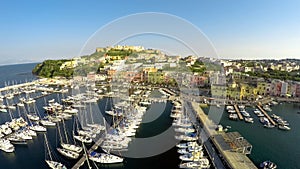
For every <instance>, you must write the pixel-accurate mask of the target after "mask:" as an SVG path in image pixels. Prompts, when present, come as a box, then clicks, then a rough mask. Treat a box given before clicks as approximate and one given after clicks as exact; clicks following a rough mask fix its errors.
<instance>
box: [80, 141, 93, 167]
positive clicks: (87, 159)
mask: <svg viewBox="0 0 300 169" xmlns="http://www.w3.org/2000/svg"><path fill="white" fill-rule="evenodd" d="M81 143H82V147H83V150H84V154H85V158H86V161H87V164H88V166H89V169H92V167H91V165H90V162H89V158H88V156H87V152H86V149H85V146H84V144H83V141H82V142H81Z"/></svg>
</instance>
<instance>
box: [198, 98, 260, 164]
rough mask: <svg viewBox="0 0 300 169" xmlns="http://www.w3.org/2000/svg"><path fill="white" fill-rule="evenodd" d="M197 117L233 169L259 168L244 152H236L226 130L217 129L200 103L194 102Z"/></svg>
mask: <svg viewBox="0 0 300 169" xmlns="http://www.w3.org/2000/svg"><path fill="white" fill-rule="evenodd" d="M192 107H193V109H194V110H195V111H196V113H197V118H198V119H199V120H200V122H201V123H202V124H203V130H204V131H205V132H206V133H207V134H208V135H209V137H210V139H211V141H212V143H213V144H214V145H215V147H216V148H217V150H218V152H219V153H220V156H221V157H222V158H223V159H224V161H225V163H227V164H228V166H229V167H230V168H232V169H241V168H243V169H257V167H256V166H255V165H254V163H253V162H252V161H251V160H250V159H249V158H248V157H247V156H246V155H245V154H243V153H239V152H235V151H233V150H232V148H231V147H230V145H229V144H228V143H227V142H226V141H225V139H224V135H225V133H224V132H218V131H216V126H217V125H216V124H215V123H214V122H213V121H212V120H210V119H209V118H208V116H207V115H206V114H205V113H204V112H203V110H202V109H201V108H200V106H199V104H198V103H196V102H192Z"/></svg>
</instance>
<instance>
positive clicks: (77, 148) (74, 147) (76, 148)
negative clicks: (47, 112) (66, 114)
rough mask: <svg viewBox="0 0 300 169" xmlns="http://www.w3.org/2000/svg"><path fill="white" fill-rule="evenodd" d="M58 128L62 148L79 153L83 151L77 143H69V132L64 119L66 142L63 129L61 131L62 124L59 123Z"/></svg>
mask: <svg viewBox="0 0 300 169" xmlns="http://www.w3.org/2000/svg"><path fill="white" fill-rule="evenodd" d="M57 130H58V134H59V140H60V145H61V147H62V148H64V149H66V150H69V151H73V152H76V153H78V154H79V153H81V151H82V147H80V146H77V145H75V144H70V143H69V139H68V134H67V131H66V128H65V123H64V121H63V130H64V134H65V138H66V142H64V141H63V138H62V134H61V131H60V126H59V124H58V126H57Z"/></svg>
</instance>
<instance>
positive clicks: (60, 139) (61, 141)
mask: <svg viewBox="0 0 300 169" xmlns="http://www.w3.org/2000/svg"><path fill="white" fill-rule="evenodd" d="M57 130H58V135H59V141H60V144H62V143H63V140H62V136H61V133H60V126H59V123H57Z"/></svg>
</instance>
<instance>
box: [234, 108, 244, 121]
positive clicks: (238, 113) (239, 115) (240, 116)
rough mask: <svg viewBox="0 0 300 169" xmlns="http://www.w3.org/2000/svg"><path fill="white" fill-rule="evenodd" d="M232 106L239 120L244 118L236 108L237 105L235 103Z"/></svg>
mask: <svg viewBox="0 0 300 169" xmlns="http://www.w3.org/2000/svg"><path fill="white" fill-rule="evenodd" d="M233 107H234V109H235V111H236V113H237V115H238V117H239V119H240V120H244V117H243V116H242V114H241V112H240V109H239V108H238V106H237V105H236V104H235V105H233Z"/></svg>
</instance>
